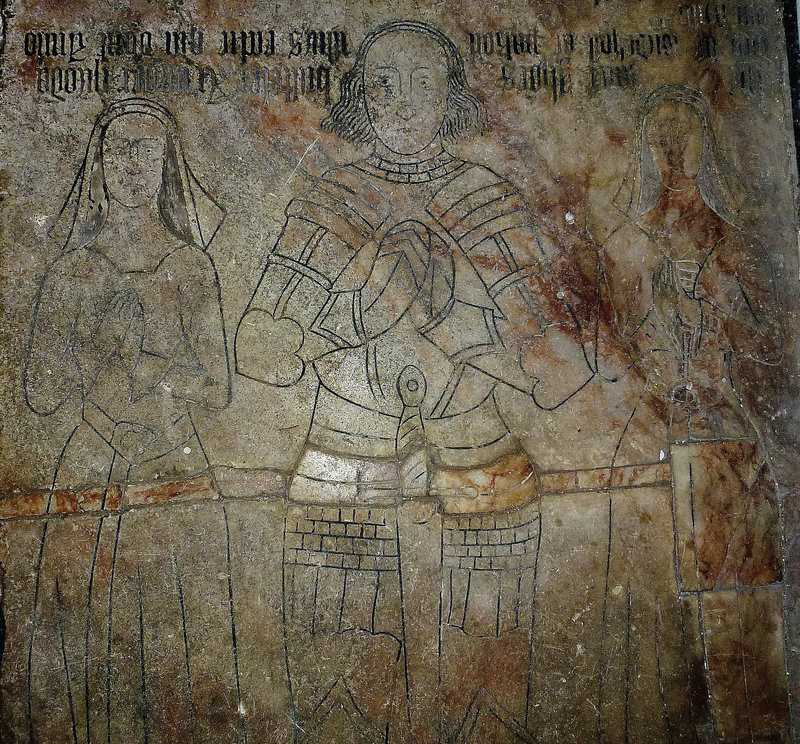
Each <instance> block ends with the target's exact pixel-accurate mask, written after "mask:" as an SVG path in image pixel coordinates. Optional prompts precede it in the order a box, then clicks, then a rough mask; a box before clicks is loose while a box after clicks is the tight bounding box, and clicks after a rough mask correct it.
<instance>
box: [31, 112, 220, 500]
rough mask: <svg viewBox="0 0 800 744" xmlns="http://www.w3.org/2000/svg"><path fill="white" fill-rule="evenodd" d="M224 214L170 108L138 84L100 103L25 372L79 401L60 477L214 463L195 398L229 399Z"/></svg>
mask: <svg viewBox="0 0 800 744" xmlns="http://www.w3.org/2000/svg"><path fill="white" fill-rule="evenodd" d="M223 218H224V212H223V210H222V209H221V208H220V207H219V206H218V205H217V204H216V203H215V202H214V201H213V199H211V198H210V197H209V196H208V194H207V193H206V192H205V191H204V190H203V188H202V187H201V186H200V184H199V183H198V182H197V180H196V179H195V177H194V176H193V174H192V172H191V170H190V169H189V167H188V165H187V164H186V160H185V159H184V156H183V152H182V148H181V141H180V137H179V134H178V129H177V124H176V122H175V119H174V118H173V116H172V114H171V113H170V112H169V111H167V110H166V109H165V108H164V107H162V106H160V105H158V104H155V103H152V102H149V101H145V100H142V99H135V98H134V99H128V100H124V101H119V102H117V103H114V104H113V105H111V106H109V107H108V108H107V109H106V111H104V112H103V113H102V114H101V115H100V117H99V118H98V119H97V121H96V123H95V125H94V129H93V130H92V134H91V137H90V139H89V145H88V148H87V151H86V157H85V159H84V161H83V164H82V166H81V168H80V171H79V173H78V176H77V178H76V180H75V183H74V185H73V188H72V190H71V192H70V195H69V197H68V198H67V201H66V203H65V205H64V207H63V209H62V211H61V214H60V217H59V220H58V222H57V223H56V225H55V226H54V228H53V230H52V231H51V235H52V236H53V237H55V238H56V239H57V240H58V241H59V242H60V243H61V245H62V254H61V256H59V258H58V259H57V260H56V261H55V262H54V263H53V264H52V266H51V267H50V268H49V269H48V271H47V273H46V275H45V277H44V279H43V282H42V286H41V289H40V292H39V296H38V298H37V303H36V310H35V316H34V322H33V329H32V332H31V338H30V346H29V351H28V358H27V362H26V365H25V372H24V388H25V396H26V400H27V402H28V404H29V406H30V407H31V408H32V409H33V410H34V411H35V412H36V413H39V414H41V415H49V414H52V413H54V412H55V411H56V410H58V409H59V408H60V407H61V406H62V405H64V404H65V403H66V402H67V401H68V400H70V399H72V398H75V399H77V400H78V401H79V402H80V405H81V422H80V423H79V424H78V426H77V427H76V428H75V430H74V431H73V433H72V435H71V436H70V439H69V441H68V442H67V445H66V446H65V449H64V452H63V453H62V456H61V458H60V461H59V466H58V474H57V476H56V480H55V482H54V486H55V487H62V486H64V487H76V486H87V485H88V486H96V485H102V484H105V483H108V482H129V481H131V480H138V481H142V480H155V479H164V478H170V477H173V476H177V475H181V474H186V473H189V472H193V471H194V472H196V471H197V470H202V469H203V468H204V467H206V465H207V462H206V461H205V458H204V456H203V454H202V448H201V447H200V446H199V443H198V441H197V435H196V432H195V430H194V426H193V424H192V421H191V418H190V416H189V412H188V409H187V403H194V404H197V405H200V406H203V407H206V408H222V407H224V406H225V405H226V404H227V402H228V399H229V396H230V372H229V368H228V361H227V351H226V342H225V335H224V330H223V324H222V310H221V304H220V290H219V282H218V279H217V275H216V270H215V268H214V265H213V263H212V261H211V258H210V257H209V255H208V254H207V253H206V252H205V251H206V249H207V247H208V245H209V243H210V242H211V240H212V239H213V237H214V234H215V233H216V231H217V229H218V227H219V225H220V223H221V222H222V219H223Z"/></svg>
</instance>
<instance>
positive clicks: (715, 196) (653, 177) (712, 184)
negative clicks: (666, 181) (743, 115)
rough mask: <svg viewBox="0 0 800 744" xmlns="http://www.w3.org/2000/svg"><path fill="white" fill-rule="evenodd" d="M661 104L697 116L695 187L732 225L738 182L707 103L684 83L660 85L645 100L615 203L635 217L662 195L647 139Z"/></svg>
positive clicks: (709, 205) (646, 211) (739, 182)
mask: <svg viewBox="0 0 800 744" xmlns="http://www.w3.org/2000/svg"><path fill="white" fill-rule="evenodd" d="M664 103H683V104H686V105H687V106H690V107H691V108H692V109H693V110H694V112H695V114H697V116H698V118H699V119H700V122H701V124H702V128H703V151H702V155H701V157H700V165H699V168H698V171H697V179H696V183H697V188H698V190H699V192H700V195H701V196H702V197H703V201H704V202H705V203H706V204H707V205H708V207H710V208H711V209H712V210H713V211H714V212H716V213H717V214H718V215H719V216H720V217H722V219H723V220H725V221H726V222H728V223H730V224H733V221H734V219H735V215H736V211H737V206H738V202H739V196H740V193H741V181H740V179H739V178H738V176H737V175H736V173H735V172H734V170H733V168H732V166H731V165H730V164H729V163H728V161H727V159H726V158H725V156H724V155H723V153H722V150H721V149H720V147H719V144H718V142H717V137H716V133H715V132H714V127H713V126H712V123H711V109H710V107H709V105H708V102H707V101H706V99H705V98H704V97H703V95H702V93H700V91H697V90H694V89H693V88H689V87H688V86H685V85H663V86H661V87H660V88H657V89H656V90H654V91H653V92H652V93H650V94H649V95H648V96H647V98H646V99H645V101H644V105H643V107H642V110H641V113H640V115H639V121H638V125H637V129H636V145H635V150H634V153H633V158H632V160H631V164H630V167H629V168H628V172H627V174H626V176H625V179H624V180H623V182H622V186H621V187H620V189H619V191H618V192H617V195H616V196H615V197H614V205H615V206H616V207H617V208H618V209H620V210H622V211H623V212H625V213H626V214H627V215H628V216H629V217H630V218H632V219H637V218H639V217H642V216H643V215H645V214H647V213H648V212H649V211H651V210H652V209H653V208H654V207H655V206H656V204H657V203H658V200H659V198H660V197H661V190H662V188H663V184H662V183H661V174H660V173H659V172H658V168H657V167H656V164H655V161H654V160H653V153H652V152H651V150H650V145H649V144H648V142H647V121H648V118H649V116H650V114H651V113H652V112H653V111H654V110H655V109H656V108H657V107H658V106H660V105H661V104H664Z"/></svg>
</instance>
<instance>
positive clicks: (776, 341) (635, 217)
mask: <svg viewBox="0 0 800 744" xmlns="http://www.w3.org/2000/svg"><path fill="white" fill-rule="evenodd" d="M736 185H737V179H736V177H735V175H734V174H733V172H732V170H731V169H730V166H728V164H727V163H726V161H725V159H724V158H723V157H722V154H721V152H720V151H719V149H718V147H717V143H716V138H715V134H714V131H713V129H712V128H711V124H710V117H709V112H708V105H707V103H706V102H705V100H704V99H703V98H702V96H701V95H700V94H699V93H697V92H695V91H693V90H691V89H688V88H686V87H684V86H677V85H671V86H664V87H663V88H659V89H658V90H656V91H654V92H653V93H651V94H650V96H649V97H648V98H647V100H646V102H645V106H644V110H643V113H642V117H641V119H640V124H639V128H638V130H637V145H636V153H635V155H634V160H633V165H632V167H631V171H630V173H629V174H628V176H627V178H626V180H625V182H624V183H623V186H622V188H621V189H620V191H619V193H618V194H617V196H616V199H615V204H616V206H618V207H619V208H620V209H622V210H623V211H624V212H625V214H626V216H627V217H628V220H627V221H626V223H625V224H624V225H623V226H622V227H621V228H620V229H618V230H617V231H616V232H615V233H613V234H612V235H611V236H610V237H609V239H608V240H607V241H606V244H605V246H604V248H605V251H604V253H605V272H604V274H605V277H606V282H607V286H608V289H609V293H610V296H611V299H612V302H613V304H614V307H615V309H616V313H617V318H618V321H619V325H620V331H621V333H622V336H623V337H624V338H625V339H626V340H627V341H628V343H629V345H630V350H631V353H632V358H633V370H634V372H635V373H637V374H641V375H642V376H644V378H646V381H647V382H646V385H645V390H644V393H643V396H642V399H641V401H640V405H639V406H637V409H636V410H635V411H634V413H633V416H632V419H631V422H630V424H629V426H628V430H627V431H626V432H625V434H624V436H623V441H622V442H621V446H620V448H619V451H618V453H617V463H618V464H624V460H626V459H628V460H630V459H631V458H636V457H638V456H639V454H638V453H636V452H635V451H634V450H635V449H636V445H635V443H634V440H635V439H636V434H637V430H638V432H639V433H643V430H644V429H645V428H648V429H649V430H650V431H651V432H652V431H656V430H658V431H659V432H660V433H661V434H662V435H666V441H690V440H713V439H721V438H730V437H736V436H743V435H748V434H749V433H750V432H751V425H750V424H749V423H748V422H747V420H746V417H745V415H744V410H743V408H742V406H741V404H740V400H739V393H738V392H737V391H736V389H735V387H734V383H735V376H736V366H737V362H738V361H741V360H751V361H754V362H757V363H760V364H761V365H773V364H775V363H777V362H778V361H779V360H780V357H781V351H782V341H781V338H782V336H781V328H780V322H779V320H778V309H777V298H776V295H775V287H774V282H773V278H772V274H771V270H770V268H769V264H768V261H767V259H766V256H765V255H764V251H763V248H762V247H761V246H760V245H758V244H757V243H756V242H755V241H754V240H753V239H752V238H751V237H749V236H748V235H747V234H746V233H744V232H743V231H742V230H740V229H739V228H738V227H737V226H736V225H735V222H734V220H735V213H734V204H735V202H736ZM757 366H758V365H757ZM762 369H763V366H762ZM659 401H660V402H659ZM664 404H666V405H667V409H666V411H665V413H664V415H663V416H661V418H662V419H664V425H662V426H661V427H658V426H653V425H652V422H649V423H648V424H647V425H645V424H644V421H645V420H647V417H648V416H650V415H652V414H648V413H647V412H648V411H657V410H660V408H661V406H663V405H664ZM664 426H666V428H667V429H668V431H666V432H665V431H664ZM662 441H663V440H662ZM633 461H636V460H635V459H633ZM638 461H639V462H641V461H642V460H638Z"/></svg>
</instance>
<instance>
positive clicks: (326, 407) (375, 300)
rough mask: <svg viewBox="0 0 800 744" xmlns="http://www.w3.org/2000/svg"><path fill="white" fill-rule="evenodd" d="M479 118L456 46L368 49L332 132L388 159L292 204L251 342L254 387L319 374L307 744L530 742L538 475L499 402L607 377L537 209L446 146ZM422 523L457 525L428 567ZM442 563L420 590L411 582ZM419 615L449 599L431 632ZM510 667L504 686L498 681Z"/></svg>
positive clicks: (304, 694)
mask: <svg viewBox="0 0 800 744" xmlns="http://www.w3.org/2000/svg"><path fill="white" fill-rule="evenodd" d="M481 119H482V111H481V107H480V104H479V103H478V101H477V99H476V98H475V97H474V96H473V95H472V93H471V92H470V90H469V88H468V86H467V83H466V79H465V71H464V63H463V60H462V58H461V56H460V54H459V52H458V50H457V49H456V47H455V45H454V44H453V42H452V41H451V40H450V39H449V38H447V37H446V36H445V35H444V34H442V33H441V32H440V31H438V30H437V29H435V28H433V27H431V26H428V25H426V24H423V23H416V22H410V21H400V22H393V23H388V24H386V25H384V26H381V27H379V28H378V29H376V30H375V31H373V32H372V33H371V34H369V35H368V36H367V37H366V38H365V40H364V41H363V43H362V44H361V46H360V48H359V50H358V52H357V55H356V57H355V60H354V63H353V66H352V68H351V69H350V70H349V71H348V72H346V73H345V75H344V77H343V79H342V84H341V95H340V99H339V101H338V103H337V104H336V105H335V106H334V107H333V109H332V111H331V114H330V116H329V118H328V119H327V120H326V121H325V122H324V123H323V126H324V127H325V128H326V129H328V130H329V131H333V132H336V133H338V134H339V135H340V136H342V137H343V138H345V139H347V140H350V141H354V142H358V143H365V144H370V145H372V153H371V154H370V155H369V156H368V157H367V158H366V159H364V160H361V161H358V162H354V163H351V164H348V165H344V166H341V167H337V168H333V169H331V170H329V171H328V172H327V173H325V174H324V175H323V176H322V178H321V179H320V180H319V182H318V183H317V184H316V185H314V186H313V187H312V188H311V189H310V190H309V191H308V192H306V193H305V194H303V195H302V196H299V197H297V198H295V199H293V200H292V201H291V202H290V203H289V205H288V207H287V209H286V215H287V219H286V223H285V225H284V228H283V231H282V233H281V235H280V237H279V239H278V241H277V244H276V245H275V247H274V249H273V250H272V252H271V253H270V255H269V258H268V262H267V267H266V269H265V271H264V273H263V275H262V277H261V280H260V282H259V284H258V287H257V289H256V291H255V293H254V295H253V298H252V300H251V302H250V304H249V306H248V308H247V310H246V312H245V314H244V315H243V317H242V319H241V321H240V324H239V328H238V331H237V337H236V369H237V372H238V373H239V374H242V375H246V376H248V377H251V378H254V379H257V380H261V381H263V382H266V383H268V384H272V385H283V386H285V385H292V384H293V383H295V382H296V381H298V380H299V379H300V378H301V376H303V375H304V374H313V375H316V377H317V378H318V380H319V385H318V388H317V393H316V398H315V401H314V412H313V419H312V423H311V427H310V431H309V433H308V438H307V444H306V448H305V450H304V452H303V454H302V456H301V459H300V462H299V464H298V466H297V470H296V473H295V474H294V476H293V479H292V484H291V488H290V493H289V498H290V502H296V504H297V505H296V506H290V517H289V520H288V523H287V524H288V526H287V533H286V543H285V544H286V550H285V562H286V564H287V565H286V575H287V577H288V578H286V579H285V586H284V591H285V598H286V599H285V602H286V607H285V612H286V616H287V652H288V664H289V674H290V678H291V679H292V690H293V697H294V705H295V710H296V714H297V720H298V729H300V727H301V726H302V729H304V730H305V732H306V733H302V731H301V732H299V733H298V740H300V741H305V740H306V739H305V738H304V737H308V738H309V740H313V741H317V740H320V741H322V740H327V739H325V738H324V735H323V734H322V733H320V732H322V731H324V730H325V726H326V723H325V720H324V717H325V716H330V715H332V713H331V711H332V710H333V709H334V708H332V706H333V703H332V702H331V701H332V700H333V698H336V700H337V701H338V707H336V706H334V707H336V709H337V710H345V711H351V712H352V711H357V713H352V715H351V717H352V718H353V719H354V720H357V722H358V723H357V724H356V723H354V724H353V726H354V727H355V728H358V727H359V726H361V727H362V730H364V731H373V733H374V732H378V731H381V732H388V733H386V736H387V737H388V739H387V740H388V741H396V740H401V739H403V738H406V739H408V740H413V741H415V742H427V741H455V740H458V741H473V738H470V736H472V735H471V734H470V731H472V729H473V727H474V728H475V731H476V732H482V733H480V734H478V733H476V734H475V736H491V737H493V738H492V741H498V742H500V741H506V740H508V741H512V740H514V741H516V740H518V739H517V738H515V737H522V739H523V740H525V741H527V740H528V739H527V738H526V737H528V734H527V733H526V732H525V726H526V721H527V718H528V707H529V701H528V700H527V692H526V690H527V689H528V676H529V675H530V673H531V669H530V663H529V658H530V628H531V612H532V595H533V581H534V567H535V557H536V551H537V549H538V534H539V521H538V505H537V502H536V496H537V491H536V479H535V478H534V477H532V475H533V465H532V464H531V462H530V459H529V458H528V456H527V455H526V453H525V452H524V451H523V450H522V447H521V445H520V443H519V441H518V440H517V438H516V437H515V436H514V435H513V433H512V432H511V431H510V430H509V427H508V426H507V425H506V423H505V421H504V415H503V410H502V403H500V402H499V401H498V399H497V398H496V396H495V391H496V390H497V389H498V387H499V386H504V387H508V388H512V389H515V390H516V391H518V393H519V394H520V395H524V396H532V397H533V399H534V400H535V402H536V403H537V404H538V405H539V406H540V407H542V408H547V409H554V408H556V407H558V406H560V405H561V404H562V403H563V402H564V401H565V400H567V399H568V398H569V397H570V396H572V395H573V394H575V392H576V391H578V390H579V389H581V388H582V387H583V386H584V385H585V384H586V383H587V382H588V381H589V380H590V379H591V378H592V376H593V370H592V369H591V367H590V365H589V363H588V361H587V358H586V355H585V353H584V350H583V347H582V345H581V342H580V338H579V333H578V329H577V327H576V324H575V322H574V320H573V316H572V314H571V311H570V308H569V306H568V305H567V304H566V302H565V301H564V300H563V299H562V298H563V297H564V295H563V293H562V292H561V291H560V289H559V287H558V285H557V281H556V279H555V276H554V274H553V272H552V270H551V268H550V266H549V263H548V258H547V256H548V252H547V250H546V244H544V243H543V242H542V239H541V237H540V236H539V235H538V234H537V229H536V226H535V224H534V222H533V220H532V218H531V215H530V214H529V212H528V211H527V209H526V207H525V204H524V203H523V200H522V198H521V196H520V193H519V192H518V190H517V189H516V188H515V187H514V186H513V185H512V184H511V183H509V182H508V181H507V180H505V179H504V178H503V177H501V176H500V175H498V174H497V173H495V172H494V171H492V170H490V169H489V168H487V167H485V166H482V165H477V164H474V163H470V162H467V161H465V160H462V159H460V158H458V157H456V156H454V155H452V154H450V152H448V150H447V149H446V147H445V145H446V144H447V143H450V142H454V141H456V140H457V139H458V138H460V137H462V136H464V135H466V134H467V133H468V132H469V131H470V130H472V129H473V128H475V127H476V126H478V125H479V124H480V122H481ZM398 496H400V497H401V499H402V500H404V502H405V504H406V508H404V507H403V506H402V505H401V506H398V507H396V502H397V497H398ZM409 515H413V516H409ZM426 520H427V523H428V524H429V525H431V526H435V525H437V524H438V525H439V529H440V530H441V531H442V532H439V533H436V534H437V537H436V541H435V543H433V544H431V545H430V546H429V547H430V551H429V553H430V555H428V554H426V553H425V551H426V550H427V549H428V548H427V547H426V546H428V542H430V538H425V537H423V536H422V532H415V530H416V528H417V526H418V525H420V524H423V523H426ZM404 531H405V532H404ZM351 535H352V536H353V537H352V539H351V538H350V536H351ZM411 535H419V541H421V542H419V541H417V542H416V544H415V539H412V538H411ZM442 538H443V539H442ZM484 538H485V540H484ZM426 540H427V541H428V542H426ZM482 543H485V544H482ZM398 553H399V558H398ZM431 555H432V556H435V558H431ZM431 560H433V561H434V564H435V565H434V566H433V568H432V571H431V576H436V577H441V578H440V579H439V578H436V579H434V580H432V585H431V587H430V588H431V591H430V593H426V592H424V591H422V590H421V589H418V588H417V587H418V586H422V584H424V581H422V584H419V585H418V584H417V583H416V582H417V579H420V577H419V576H417V577H414V576H413V575H406V574H404V573H403V570H402V568H401V565H400V564H402V565H412V564H415V562H416V561H421V562H423V563H424V562H426V561H431ZM367 569H370V570H367ZM434 571H435V573H434ZM298 578H299V580H298ZM420 580H421V579H420ZM309 584H310V586H311V590H310V593H311V594H312V595H313V596H311V597H309V596H308V594H309V591H307V587H308V586H309ZM401 586H402V591H401ZM420 598H421V599H420ZM368 600H369V601H368ZM417 601H420V602H422V603H423V605H425V607H427V606H429V605H428V604H425V603H431V602H432V604H430V608H431V609H430V613H431V614H430V615H427V616H426V617H425V618H424V619H420V620H419V621H417V620H413V618H414V617H416V616H417V614H420V616H421V615H422V614H423V613H424V608H423V607H422V606H421V605H418V606H415V603H416V602H417ZM440 603H441V606H440ZM364 607H368V608H370V610H371V612H368V613H365V612H364V611H363V608H364ZM304 608H305V609H304ZM437 608H439V609H438V610H437ZM437 612H440V613H441V614H440V617H441V624H440V626H439V627H438V628H436V627H434V628H433V631H432V633H433V635H432V636H430V637H428V636H425V637H415V635H414V634H415V633H417V631H418V629H419V628H421V627H423V626H431V623H432V621H431V616H432V617H436V616H437V614H436V613H437ZM303 613H305V614H303ZM402 613H405V615H403V614H402ZM404 617H405V622H404ZM412 620H413V621H412ZM435 624H436V623H435V621H434V625H435ZM309 626H310V630H311V640H310V642H309V641H306V647H305V648H304V646H303V644H304V641H303V638H304V637H306V636H304V635H303V633H304V632H306V633H307V632H308V628H309ZM322 628H324V629H327V631H328V633H329V635H328V636H327V638H326V639H324V640H321V639H320V632H321V629H322ZM347 633H350V634H351V635H353V636H359V637H358V638H357V639H355V640H356V641H357V643H353V644H351V645H350V646H346V644H345V641H344V640H343V639H344V637H345V636H346V634H347ZM423 635H424V633H423ZM389 638H392V639H394V640H395V641H396V643H394V644H392V643H389V642H388V640H387V639H389ZM368 642H371V643H373V644H374V646H375V648H376V651H375V652H374V653H373V652H370V653H369V654H367V651H366V648H367V646H366V645H365V644H367V643H368ZM359 644H360V645H359ZM437 644H439V645H440V647H441V649H442V651H441V658H440V661H439V662H436V661H435V660H434V657H435V654H436V653H437V651H436V648H437ZM431 646H432V649H433V650H431ZM312 647H313V648H312ZM346 648H347V649H349V650H345V649H346ZM325 649H328V653H325ZM331 649H335V650H334V651H332V650H331ZM354 649H359V650H358V651H356V650H354ZM303 654H316V655H315V656H314V657H313V658H314V661H311V660H310V659H311V657H307V658H306V660H305V663H304V664H303V663H301V660H302V657H303ZM381 654H383V655H382V656H381ZM430 654H434V657H431V656H430ZM497 654H502V655H503V656H504V658H506V659H508V665H507V670H506V671H507V676H506V678H505V679H503V680H497V678H496V677H493V676H492V675H491V674H489V673H488V671H487V670H488V668H489V667H490V666H491V664H490V663H489V659H490V658H492V655H497ZM332 656H336V657H337V659H338V660H337V661H335V662H334V661H329V662H328V664H329V667H328V670H327V671H326V673H325V674H323V673H322V672H320V675H319V678H318V679H316V680H310V679H308V678H307V676H306V677H305V678H304V677H303V672H302V671H301V670H303V669H312V668H313V669H315V670H319V669H320V662H319V659H320V658H328V659H330V658H331V657H332ZM355 658H359V659H364V660H366V659H370V661H369V662H365V663H367V664H368V667H366V668H361V669H355V670H354V666H353V664H352V660H353V659H355ZM347 659H349V660H350V661H349V663H350V666H347V665H346V664H347V663H348V662H347V661H346V660H347ZM395 662H396V663H395ZM437 663H438V664H440V665H441V668H440V669H439V671H437V668H436V665H437ZM426 665H427V670H426V669H425V667H426ZM346 670H349V671H346ZM430 670H432V671H430ZM401 671H404V673H402V674H401V673H400V672H401ZM431 674H432V676H433V679H430V675H431ZM370 675H372V676H373V677H374V679H372V678H371V676H370ZM437 676H438V677H440V678H441V681H439V679H438V678H437ZM406 685H408V688H407V689H406ZM332 690H333V692H332ZM336 690H338V692H336ZM392 690H394V692H392ZM325 695H329V697H324V696H325ZM337 695H338V698H337V697H336V696H337ZM331 696H332V697H331ZM406 696H407V701H406V702H403V700H404V699H406ZM320 700H324V701H327V702H325V703H324V704H323V703H321V702H320ZM439 700H441V706H442V708H441V713H437V708H438V706H439V703H438V702H437V701H439ZM348 701H349V702H348ZM478 718H480V720H481V723H480V724H479V725H478V726H475V722H476V720H477V719H478ZM438 719H441V720H438ZM486 726H488V728H485V727H486ZM493 726H497V727H498V728H497V730H495V729H493V728H492V727H493ZM315 731H316V732H317V733H316V734H315V733H314V732H315ZM487 732H488V733H487ZM365 736H366V737H367V738H365V739H364V740H365V741H366V740H370V741H371V740H372V739H370V738H369V736H368V735H366V734H365ZM315 737H319V738H315ZM409 737H410V738H409ZM359 740H360V739H359ZM381 740H384V739H383V738H382V739H381Z"/></svg>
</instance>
